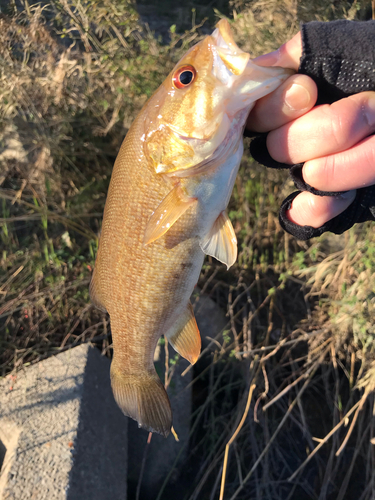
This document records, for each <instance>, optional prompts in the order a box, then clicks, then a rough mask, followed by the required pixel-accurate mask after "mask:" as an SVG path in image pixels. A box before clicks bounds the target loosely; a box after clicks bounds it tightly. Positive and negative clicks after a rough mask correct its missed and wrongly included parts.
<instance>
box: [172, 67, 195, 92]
mask: <svg viewBox="0 0 375 500" xmlns="http://www.w3.org/2000/svg"><path fill="white" fill-rule="evenodd" d="M196 74H197V72H196V71H195V68H194V67H193V66H190V65H186V66H181V68H178V69H177V70H176V71H175V74H174V75H173V77H172V82H173V85H174V86H175V87H176V88H177V89H183V88H184V87H187V86H188V85H190V84H191V83H193V81H194V79H195V76H196Z"/></svg>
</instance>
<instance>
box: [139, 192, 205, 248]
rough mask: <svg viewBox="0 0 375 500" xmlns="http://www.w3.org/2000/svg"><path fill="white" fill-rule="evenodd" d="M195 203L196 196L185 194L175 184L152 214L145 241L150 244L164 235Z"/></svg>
mask: <svg viewBox="0 0 375 500" xmlns="http://www.w3.org/2000/svg"><path fill="white" fill-rule="evenodd" d="M194 203H197V199H196V198H190V197H188V196H187V195H185V193H184V192H183V190H182V188H181V186H180V185H179V184H178V185H177V186H175V187H174V188H173V189H172V191H170V192H169V193H168V194H167V196H166V197H165V198H164V200H163V201H162V202H161V203H160V205H159V206H158V208H157V209H156V210H155V212H154V213H153V214H152V215H151V217H150V220H149V221H148V223H147V227H146V231H145V235H144V239H143V243H144V244H145V245H148V244H149V243H152V242H153V241H155V240H157V239H158V238H160V236H163V234H165V233H166V232H167V231H168V230H169V229H170V228H171V227H172V226H173V224H174V223H175V222H176V220H177V219H179V218H180V217H181V215H182V214H184V213H185V212H186V210H187V209H188V208H189V207H190V206H191V205H193V204H194Z"/></svg>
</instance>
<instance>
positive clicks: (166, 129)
mask: <svg viewBox="0 0 375 500" xmlns="http://www.w3.org/2000/svg"><path fill="white" fill-rule="evenodd" d="M290 74H291V71H289V70H285V69H282V68H277V67H267V68H266V67H260V66H257V65H256V64H254V63H253V62H252V60H251V59H250V55H249V54H248V53H247V52H244V51H242V50H241V49H240V48H239V47H238V46H237V44H236V43H235V41H234V39H233V35H232V33H231V28H230V24H229V22H228V21H227V20H226V19H221V20H220V21H219V22H218V24H217V25H216V29H215V30H214V31H213V33H212V34H211V35H208V36H206V37H205V38H203V39H202V40H201V41H200V42H198V43H197V44H196V45H194V46H193V47H192V48H190V50H188V52H187V53H186V54H185V55H184V56H183V57H182V58H181V59H180V61H179V62H178V63H177V65H176V66H175V67H174V68H173V70H172V71H171V73H170V74H169V75H168V76H167V78H166V79H165V81H164V82H163V84H162V85H161V86H160V87H159V88H158V89H157V90H156V92H155V93H154V94H153V95H152V96H151V98H150V99H149V100H148V102H147V103H146V104H145V105H144V107H143V108H142V110H141V111H140V113H139V114H138V116H137V117H136V119H135V121H134V122H133V123H132V125H131V127H130V129H129V131H128V132H127V134H126V137H125V139H124V142H123V143H122V145H121V148H120V150H119V153H118V156H117V158H116V161H115V164H114V168H113V172H112V177H111V181H110V185H109V189H108V195H107V199H106V204H105V208H104V215H103V222H102V228H101V235H100V239H99V247H98V253H97V257H96V262H95V267H94V272H93V276H92V280H91V283H90V296H91V300H92V302H93V303H94V305H95V306H97V307H98V308H99V309H101V310H102V311H107V312H108V313H109V316H110V324H111V332H112V339H113V359H112V363H111V368H110V376H111V386H112V390H113V394H114V398H115V400H116V402H117V404H118V406H119V407H120V408H121V410H122V412H123V413H124V414H125V415H126V416H128V417H131V418H132V419H134V420H136V421H137V422H138V425H139V427H141V428H144V429H146V430H148V431H150V432H156V433H159V434H161V435H163V436H165V437H166V436H168V434H169V432H170V430H171V427H172V410H171V405H170V401H169V398H168V395H167V393H166V391H165V388H164V386H163V384H162V382H161V380H160V378H159V377H158V375H157V373H156V370H155V367H154V352H155V349H156V346H157V343H158V340H159V338H160V337H161V336H162V335H164V337H165V338H166V339H167V340H168V342H169V344H170V345H171V346H172V347H173V349H174V350H175V351H176V352H177V353H178V354H179V355H180V356H182V357H183V358H185V359H186V360H188V361H189V362H190V363H191V364H194V363H195V362H196V361H197V359H198V357H199V354H200V350H201V337H200V333H199V329H198V326H197V322H196V320H195V317H194V312H193V308H192V305H191V302H190V296H191V294H192V292H193V289H194V286H195V285H196V283H197V281H198V278H199V274H200V270H201V268H202V265H203V261H204V258H205V255H210V256H212V257H214V258H216V259H217V260H219V261H220V262H222V263H224V264H225V265H226V266H227V268H229V267H230V266H232V265H233V264H234V263H235V261H236V258H237V240H236V235H235V232H234V229H233V226H232V224H231V222H230V219H229V217H228V215H227V212H226V208H227V205H228V203H229V199H230V196H231V193H232V190H233V185H234V182H235V178H236V175H237V172H238V168H239V165H240V161H241V158H242V154H243V139H242V136H243V130H244V126H245V122H246V119H247V116H248V114H249V112H250V110H251V108H252V107H253V106H254V104H255V102H256V100H258V99H260V98H261V97H263V96H265V95H267V94H268V93H270V92H272V91H273V90H275V89H276V88H277V87H278V86H279V85H280V84H281V83H282V82H283V81H284V80H285V79H286V78H288V76H290Z"/></svg>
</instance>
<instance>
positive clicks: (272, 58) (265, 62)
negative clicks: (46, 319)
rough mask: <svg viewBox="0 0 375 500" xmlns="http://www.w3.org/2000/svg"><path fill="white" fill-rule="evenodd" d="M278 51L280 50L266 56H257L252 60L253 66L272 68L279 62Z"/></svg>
mask: <svg viewBox="0 0 375 500" xmlns="http://www.w3.org/2000/svg"><path fill="white" fill-rule="evenodd" d="M279 50H280V49H277V50H275V51H274V52H269V53H268V54H263V55H262V56H258V57H256V58H255V59H253V62H254V63H255V64H258V65H259V66H274V65H275V64H276V63H277V61H278V60H279V56H280V53H279Z"/></svg>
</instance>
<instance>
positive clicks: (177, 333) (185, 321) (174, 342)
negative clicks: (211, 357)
mask: <svg viewBox="0 0 375 500" xmlns="http://www.w3.org/2000/svg"><path fill="white" fill-rule="evenodd" d="M165 336H166V337H167V339H168V342H169V343H170V344H171V346H172V347H173V349H174V350H175V351H176V352H178V354H180V355H181V356H182V357H183V358H185V359H187V360H188V361H189V362H190V363H191V364H192V365H193V364H194V363H195V362H196V361H197V359H198V357H199V354H200V352H201V336H200V333H199V329H198V325H197V322H196V320H195V317H194V311H193V306H192V305H191V303H190V302H189V304H188V306H187V308H186V309H185V312H184V313H183V314H182V315H181V316H180V318H179V319H178V321H177V322H176V324H175V325H173V327H172V328H170V329H169V330H168V332H167V333H166V334H165Z"/></svg>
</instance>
